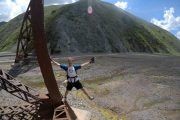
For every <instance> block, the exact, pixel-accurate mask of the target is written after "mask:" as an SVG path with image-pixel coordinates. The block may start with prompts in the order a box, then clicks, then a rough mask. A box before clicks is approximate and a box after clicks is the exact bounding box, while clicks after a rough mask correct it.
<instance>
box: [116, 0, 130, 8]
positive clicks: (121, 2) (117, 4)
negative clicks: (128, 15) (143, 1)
mask: <svg viewBox="0 0 180 120" xmlns="http://www.w3.org/2000/svg"><path fill="white" fill-rule="evenodd" d="M114 5H115V6H117V7H119V8H121V9H123V10H125V9H126V8H127V7H128V2H123V1H117V2H116V3H114Z"/></svg>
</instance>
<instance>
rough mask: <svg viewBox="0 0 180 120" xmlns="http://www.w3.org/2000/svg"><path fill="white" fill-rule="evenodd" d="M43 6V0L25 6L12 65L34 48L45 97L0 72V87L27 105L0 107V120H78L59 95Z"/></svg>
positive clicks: (33, 0)
mask: <svg viewBox="0 0 180 120" xmlns="http://www.w3.org/2000/svg"><path fill="white" fill-rule="evenodd" d="M43 3H44V1H43V0H31V1H30V3H29V5H28V8H27V10H26V13H25V14H24V19H23V22H22V26H21V29H20V34H19V37H18V43H17V51H16V58H15V63H18V62H19V61H21V60H23V59H25V58H27V56H28V53H29V52H30V51H29V50H31V47H32V46H33V48H34V49H35V52H36V56H37V61H38V63H39V66H40V70H41V73H42V76H43V78H44V83H45V85H46V87H47V90H48V95H43V96H45V97H40V95H39V93H38V92H37V91H35V90H33V89H32V88H30V87H28V86H26V85H24V84H22V83H21V82H20V81H18V80H16V79H15V78H13V77H12V76H11V75H9V74H8V73H6V72H5V71H3V70H2V69H0V87H1V88H2V89H4V90H5V91H7V92H8V93H10V94H12V95H13V96H15V97H17V98H19V99H21V100H23V101H25V102H26V103H27V104H24V105H14V106H0V119H2V120H8V119H11V120H20V119H22V120H30V119H35V120H41V119H54V120H57V119H58V120H76V118H77V117H76V115H75V113H74V111H73V110H72V109H71V107H70V106H69V104H68V103H67V102H66V101H65V102H63V101H62V95H61V93H60V91H59V88H58V85H57V82H56V79H55V76H54V73H53V69H52V65H51V61H50V59H49V55H48V49H47V44H46V35H45V32H44V7H43V6H44V5H43Z"/></svg>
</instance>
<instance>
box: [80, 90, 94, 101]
mask: <svg viewBox="0 0 180 120" xmlns="http://www.w3.org/2000/svg"><path fill="white" fill-rule="evenodd" d="M81 90H82V91H83V93H84V94H85V95H86V96H87V97H88V98H89V99H90V100H93V99H94V97H92V96H89V94H88V93H87V92H86V90H85V89H84V88H81Z"/></svg>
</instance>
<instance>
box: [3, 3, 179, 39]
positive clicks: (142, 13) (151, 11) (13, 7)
mask: <svg viewBox="0 0 180 120" xmlns="http://www.w3.org/2000/svg"><path fill="white" fill-rule="evenodd" d="M76 1H77V0H44V2H45V5H58V4H69V3H73V2H76ZM89 1H91V0H89ZM103 1H106V2H109V3H112V4H114V5H115V6H116V7H119V8H121V9H124V10H125V11H127V12H130V13H131V14H133V15H135V16H138V17H140V18H141V19H144V20H146V21H148V22H151V23H153V24H155V25H157V26H159V27H161V28H163V29H165V30H167V31H169V32H171V33H172V34H174V35H175V36H176V37H177V38H179V40H180V7H179V6H180V0H103ZM28 3H29V0H0V22H1V21H9V20H10V19H12V18H14V17H16V16H17V15H18V14H20V13H22V12H25V10H26V8H27V5H28Z"/></svg>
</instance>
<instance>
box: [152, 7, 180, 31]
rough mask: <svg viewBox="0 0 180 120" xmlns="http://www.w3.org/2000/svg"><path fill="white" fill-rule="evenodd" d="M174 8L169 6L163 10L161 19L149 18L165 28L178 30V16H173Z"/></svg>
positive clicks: (179, 24)
mask: <svg viewBox="0 0 180 120" xmlns="http://www.w3.org/2000/svg"><path fill="white" fill-rule="evenodd" d="M174 12H175V10H174V8H173V7H171V8H170V9H169V10H165V11H164V15H163V18H164V19H163V20H158V19H156V18H153V19H151V22H152V23H153V24H155V25H157V26H159V27H161V28H163V29H165V30H168V31H171V30H178V29H179V28H180V16H177V17H175V16H174Z"/></svg>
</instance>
